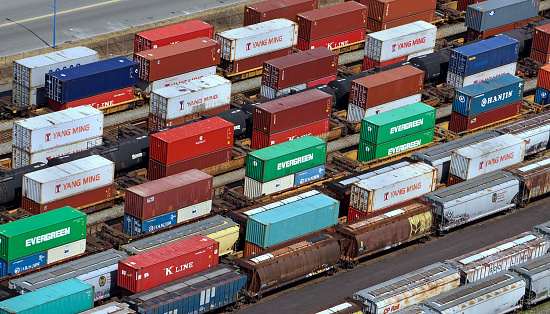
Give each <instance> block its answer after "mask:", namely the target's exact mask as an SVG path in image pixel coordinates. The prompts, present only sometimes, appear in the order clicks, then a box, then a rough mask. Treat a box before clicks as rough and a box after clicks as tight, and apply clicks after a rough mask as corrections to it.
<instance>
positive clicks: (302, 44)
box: [296, 27, 365, 53]
mask: <svg viewBox="0 0 550 314" xmlns="http://www.w3.org/2000/svg"><path fill="white" fill-rule="evenodd" d="M364 41H365V28H364V27H362V28H358V29H355V30H351V31H349V32H345V33H340V34H336V35H332V36H329V37H324V38H321V39H317V40H313V41H310V40H306V39H303V38H299V37H298V43H297V44H296V48H298V50H300V51H305V50H310V49H315V48H319V47H326V48H328V49H330V50H335V49H338V48H342V47H345V46H350V45H353V44H357V43H361V42H364ZM351 48H352V47H348V48H347V49H344V48H342V51H340V52H341V53H343V52H348V51H349V49H351Z"/></svg>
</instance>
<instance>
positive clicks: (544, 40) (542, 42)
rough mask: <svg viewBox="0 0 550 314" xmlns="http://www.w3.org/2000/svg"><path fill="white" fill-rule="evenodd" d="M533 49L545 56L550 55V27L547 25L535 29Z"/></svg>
mask: <svg viewBox="0 0 550 314" xmlns="http://www.w3.org/2000/svg"><path fill="white" fill-rule="evenodd" d="M531 49H533V50H537V51H540V52H542V53H544V54H546V53H550V25H548V24H545V25H540V26H537V27H535V33H534V34H533V43H532V45H531Z"/></svg>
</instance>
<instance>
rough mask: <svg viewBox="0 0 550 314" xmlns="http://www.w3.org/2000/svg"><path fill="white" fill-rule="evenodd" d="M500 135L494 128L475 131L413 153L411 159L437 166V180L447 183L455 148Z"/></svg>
mask: <svg viewBox="0 0 550 314" xmlns="http://www.w3.org/2000/svg"><path fill="white" fill-rule="evenodd" d="M498 136H500V134H499V133H498V132H496V131H493V130H488V131H483V132H479V133H475V134H472V135H470V136H466V137H462V138H459V139H456V140H453V141H450V142H447V143H443V144H440V145H437V146H435V147H431V148H428V149H424V150H421V151H419V152H416V153H413V154H412V156H411V159H413V160H416V161H422V162H424V163H426V164H428V165H430V166H432V167H435V168H437V182H438V183H447V179H448V178H449V169H450V167H451V154H452V153H453V151H454V150H456V149H458V148H461V147H466V146H469V145H471V144H475V143H478V142H481V141H484V140H486V139H490V138H494V137H498Z"/></svg>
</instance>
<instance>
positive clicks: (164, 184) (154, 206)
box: [124, 169, 213, 220]
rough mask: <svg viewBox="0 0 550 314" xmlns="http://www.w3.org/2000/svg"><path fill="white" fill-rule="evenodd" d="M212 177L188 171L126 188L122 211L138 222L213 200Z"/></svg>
mask: <svg viewBox="0 0 550 314" xmlns="http://www.w3.org/2000/svg"><path fill="white" fill-rule="evenodd" d="M212 183H213V178H212V176H211V175H209V174H206V173H204V172H202V171H199V170H195V169H193V170H189V171H185V172H181V173H178V174H175V175H172V176H169V177H166V178H162V179H158V180H155V181H151V182H147V183H143V184H140V185H136V186H133V187H131V188H128V189H126V193H125V195H124V212H125V213H126V214H129V215H132V216H134V217H136V218H139V219H141V220H145V219H149V218H152V217H155V216H159V215H162V214H166V213H169V212H172V211H175V210H178V209H180V208H184V207H187V206H191V205H195V204H198V203H201V202H204V201H208V200H211V199H212Z"/></svg>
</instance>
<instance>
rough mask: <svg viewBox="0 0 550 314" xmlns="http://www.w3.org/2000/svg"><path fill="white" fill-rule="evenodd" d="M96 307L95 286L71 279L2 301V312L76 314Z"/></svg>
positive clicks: (0, 306) (3, 313) (11, 313)
mask: <svg viewBox="0 0 550 314" xmlns="http://www.w3.org/2000/svg"><path fill="white" fill-rule="evenodd" d="M93 307H94V287H93V286H91V285H89V284H87V283H85V282H82V281H80V280H78V279H69V280H66V281H63V282H60V283H57V284H54V285H51V286H48V287H45V288H42V289H39V290H37V291H33V292H30V293H27V294H24V295H20V296H17V297H14V298H11V299H8V300H5V301H2V302H0V313H2V314H19V313H20V314H27V313H29V314H30V313H33V314H34V313H54V312H55V313H59V314H76V313H80V312H82V311H85V310H89V309H91V308H93Z"/></svg>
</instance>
